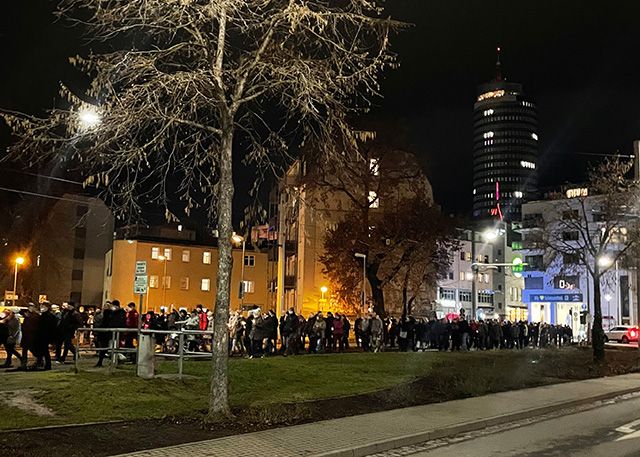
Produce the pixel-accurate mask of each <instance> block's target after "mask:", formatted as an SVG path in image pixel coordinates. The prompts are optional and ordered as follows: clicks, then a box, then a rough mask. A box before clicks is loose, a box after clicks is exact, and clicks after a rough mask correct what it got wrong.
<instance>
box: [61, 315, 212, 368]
mask: <svg viewBox="0 0 640 457" xmlns="http://www.w3.org/2000/svg"><path fill="white" fill-rule="evenodd" d="M83 333H85V334H89V335H93V341H94V343H96V344H94V345H91V344H89V345H88V346H81V345H80V344H78V345H77V347H76V352H75V356H74V362H75V371H76V372H79V371H80V354H81V352H85V353H93V352H95V353H97V354H100V352H103V351H104V352H107V354H108V359H109V360H110V363H109V372H110V373H112V372H113V371H115V369H116V368H117V366H118V362H119V357H118V354H136V365H137V364H138V360H139V358H140V357H139V356H140V354H139V351H140V344H139V342H140V335H151V336H152V337H154V340H156V341H157V335H166V337H165V338H164V339H163V342H162V344H161V345H160V346H161V350H160V352H158V351H155V350H154V353H153V354H154V357H161V358H166V359H170V360H171V359H177V361H178V376H179V377H180V378H182V376H183V368H184V360H185V359H203V358H211V352H210V351H192V350H190V349H189V343H191V342H193V341H197V340H196V339H195V338H196V337H198V336H200V337H203V339H206V337H208V338H209V339H211V340H212V339H213V331H210V330H187V329H175V330H151V329H132V328H86V327H83V328H79V329H78V330H76V340H77V341H80V339H79V338H78V337H79V335H81V334H83ZM100 333H109V334H110V339H109V343H108V346H107V347H98V345H97V343H98V342H99V338H97V335H98V334H100ZM132 333H133V334H135V336H134V338H135V339H136V342H137V344H136V346H135V347H131V346H129V347H126V346H124V345H123V344H121V343H122V342H123V337H124V336H125V335H126V334H132ZM190 337H192V338H190ZM86 339H87V340H89V342H91V340H92V338H90V337H89V338H86ZM168 341H171V342H172V345H171V346H169V345H168V344H167V342H168ZM176 345H177V347H176ZM169 347H171V350H170V351H167V349H168V348H169ZM174 350H175V352H173V351H174ZM104 358H105V359H106V358H107V357H106V356H105V357H104Z"/></svg>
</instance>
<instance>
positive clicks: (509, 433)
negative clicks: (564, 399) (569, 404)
mask: <svg viewBox="0 0 640 457" xmlns="http://www.w3.org/2000/svg"><path fill="white" fill-rule="evenodd" d="M497 455H499V456H500V457H509V456H513V457H515V456H517V457H546V456H548V457H556V456H557V457H609V456H615V457H627V456H628V457H637V456H640V398H639V397H638V396H634V397H633V398H631V399H624V400H620V401H616V402H605V403H604V404H602V405H600V406H598V407H592V408H590V409H586V410H585V409H582V410H577V411H576V412H574V413H573V414H566V415H562V416H560V417H554V418H550V419H547V420H541V421H537V422H535V421H534V422H531V421H530V422H529V423H526V422H525V423H524V424H522V426H521V427H509V426H507V427H505V426H501V427H495V428H494V429H492V430H488V431H485V432H476V433H473V434H468V435H461V436H458V437H456V438H452V439H448V440H435V441H430V442H427V443H422V444H420V445H417V446H408V447H405V448H399V449H396V450H394V451H389V452H384V453H380V454H376V455H375V456H376V457H404V456H411V457H451V456H460V457H463V456H474V457H494V456H497Z"/></svg>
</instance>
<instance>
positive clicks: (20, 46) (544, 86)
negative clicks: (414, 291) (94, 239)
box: [0, 0, 640, 213]
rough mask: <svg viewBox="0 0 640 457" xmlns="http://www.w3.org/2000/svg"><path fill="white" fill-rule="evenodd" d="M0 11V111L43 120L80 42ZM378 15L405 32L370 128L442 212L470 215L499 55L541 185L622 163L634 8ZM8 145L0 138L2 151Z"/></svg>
mask: <svg viewBox="0 0 640 457" xmlns="http://www.w3.org/2000/svg"><path fill="white" fill-rule="evenodd" d="M4 3H5V5H3V6H2V14H0V43H1V45H0V62H2V71H0V107H3V108H8V109H18V110H22V111H26V112H30V113H41V110H42V109H45V108H47V107H50V106H52V104H53V103H54V99H55V97H56V96H57V91H58V82H59V81H64V82H65V83H67V84H68V85H70V86H71V87H81V83H82V78H81V76H80V75H78V74H77V73H76V72H75V70H73V68H71V67H70V65H69V64H68V63H67V57H68V56H70V55H74V54H76V53H77V52H78V50H80V49H81V44H82V42H81V40H80V39H79V38H78V36H77V32H76V31H75V30H71V29H68V28H67V27H65V26H64V24H61V23H55V22H54V18H53V16H52V15H51V11H52V9H53V6H52V4H53V2H51V1H49V0H28V1H24V0H23V1H14V2H4ZM387 7H388V11H389V13H390V14H391V15H392V16H393V17H395V18H397V19H401V20H404V21H406V22H410V23H412V24H414V26H413V27H412V28H411V29H409V30H408V31H407V32H404V33H403V34H401V35H400V36H399V37H397V38H396V39H395V41H394V43H395V50H396V51H397V53H398V54H399V57H400V60H401V63H402V65H401V67H400V69H399V70H396V71H393V72H389V73H387V74H386V76H385V81H384V87H383V93H384V96H385V98H384V99H383V100H380V101H379V107H378V108H377V109H376V111H375V117H377V118H380V119H382V120H389V121H388V122H389V124H390V125H394V126H395V128H397V129H398V130H403V131H404V132H405V135H406V137H407V139H408V142H409V144H410V147H411V149H412V150H413V152H415V153H416V154H417V155H418V156H419V157H420V159H421V162H422V163H423V165H424V169H425V171H426V172H427V174H428V176H429V177H430V179H431V181H432V184H433V186H434V190H435V193H436V200H437V201H438V203H440V204H441V205H443V206H444V208H445V209H446V210H447V211H450V212H460V213H464V212H466V211H468V210H469V209H470V206H471V168H472V167H471V163H472V113H473V103H474V99H475V96H476V86H477V85H478V84H480V83H482V82H486V81H489V80H491V79H492V78H493V77H494V72H495V70H494V69H495V60H496V59H495V48H496V47H497V46H498V45H500V46H502V48H503V58H502V62H503V74H504V76H505V77H506V78H507V79H508V80H510V81H514V82H520V83H523V84H524V87H525V91H526V92H527V93H528V94H529V95H530V96H532V97H533V98H534V99H535V101H536V102H537V104H538V108H539V113H540V123H541V135H540V136H541V146H542V148H541V151H540V152H541V160H540V164H539V169H540V175H541V183H542V185H545V186H553V185H557V184H561V183H564V182H565V181H580V180H581V179H582V176H583V172H584V168H585V165H586V163H587V162H588V161H590V160H591V161H593V160H597V159H598V157H597V156H594V155H587V154H606V153H614V152H616V151H618V150H619V151H620V153H622V154H630V153H631V152H632V142H633V140H634V139H636V138H640V116H638V111H639V110H640V108H639V107H640V90H639V89H640V78H638V71H639V70H640V52H639V51H640V33H639V30H638V29H639V25H638V20H637V18H638V17H640V2H634V1H631V0H619V1H613V0H609V1H606V2H604V1H585V0H535V1H521V0H509V1H507V0H464V1H461V0H387ZM7 141H8V137H7V131H6V129H2V131H0V145H6V144H7ZM5 175H6V172H4V171H3V172H1V173H0V179H3V180H4V181H5V184H6V183H7V182H10V181H11V180H12V179H11V177H6V176H5ZM0 201H6V200H5V198H2V199H0Z"/></svg>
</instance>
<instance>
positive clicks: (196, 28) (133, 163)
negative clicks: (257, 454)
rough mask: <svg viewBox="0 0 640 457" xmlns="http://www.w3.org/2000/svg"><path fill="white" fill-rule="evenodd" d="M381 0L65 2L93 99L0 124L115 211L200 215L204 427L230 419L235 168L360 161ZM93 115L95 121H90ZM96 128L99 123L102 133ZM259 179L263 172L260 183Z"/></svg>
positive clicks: (377, 57) (382, 21) (388, 24)
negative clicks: (212, 240)
mask: <svg viewBox="0 0 640 457" xmlns="http://www.w3.org/2000/svg"><path fill="white" fill-rule="evenodd" d="M380 3H381V2H380V1H379V0H341V1H332V0H130V1H120V0H62V1H61V2H60V6H59V11H58V13H59V14H60V15H61V16H64V17H66V18H73V20H75V21H76V22H78V23H79V24H80V25H81V26H83V27H86V29H87V32H88V37H89V38H90V39H92V40H95V41H97V44H96V45H97V46H99V47H100V48H101V49H103V51H100V52H97V53H95V54H92V55H90V56H88V57H86V58H80V57H77V58H74V59H72V61H73V62H74V63H75V64H77V65H78V67H79V68H80V69H82V70H84V71H85V72H86V73H87V74H88V75H89V76H90V78H91V80H92V83H91V88H90V90H89V91H88V92H87V93H86V94H84V95H82V96H76V95H74V94H72V93H71V92H70V91H69V90H67V89H66V88H64V87H63V90H62V93H63V95H64V96H65V97H66V100H67V101H68V102H69V105H68V106H67V107H65V108H58V109H54V110H53V111H51V112H50V113H49V116H48V117H47V118H46V119H38V118H34V117H29V116H23V115H20V114H7V115H6V116H5V119H6V120H7V122H8V124H9V125H10V126H11V127H12V128H13V130H14V132H15V133H16V135H17V136H18V137H19V141H18V142H17V143H16V144H15V145H14V147H13V153H14V154H13V157H19V158H22V159H24V160H26V161H27V162H34V161H38V160H45V159H49V158H51V157H52V156H53V157H55V158H58V159H65V160H74V161H76V162H78V163H79V164H80V165H81V167H82V168H83V170H84V171H85V172H86V176H87V183H90V184H95V185H96V186H99V187H100V188H101V189H102V190H103V191H104V192H105V194H106V197H107V198H108V200H109V201H110V203H111V204H112V206H113V207H114V208H115V210H116V211H117V213H118V215H120V216H121V217H127V218H136V217H140V216H142V214H143V210H144V207H145V205H146V204H148V203H153V204H157V205H161V206H163V207H164V208H165V210H166V214H167V217H168V218H170V219H172V218H174V217H176V216H177V215H176V212H177V211H176V209H175V206H172V205H173V204H174V203H175V202H176V201H177V202H180V204H181V205H182V206H180V205H178V207H179V208H180V210H184V211H185V212H186V213H189V212H191V211H192V210H194V209H196V208H205V209H206V210H207V211H208V213H209V215H210V219H211V221H212V224H211V228H212V229H213V228H215V229H217V232H218V236H219V238H218V239H219V249H220V256H219V259H220V260H219V265H218V278H217V287H216V308H215V324H214V348H213V372H212V381H211V395H210V405H209V419H210V420H215V419H216V418H219V417H224V416H227V415H229V414H230V409H229V402H228V376H227V338H228V336H227V330H226V323H227V320H228V311H229V294H230V287H229V283H230V274H231V267H232V256H231V253H232V246H231V241H230V237H231V234H232V199H233V195H234V183H233V164H234V161H238V160H240V161H243V162H244V163H245V164H246V165H251V166H253V167H255V168H256V169H257V170H258V171H259V174H260V175H263V174H265V172H266V171H270V170H273V171H275V170H277V165H278V163H279V161H281V160H283V159H287V158H288V155H289V154H288V151H289V150H291V149H290V148H292V147H295V149H298V147H299V146H301V145H302V144H310V143H313V144H314V145H315V147H314V148H312V150H313V153H314V154H315V155H317V156H319V157H322V158H323V161H324V162H330V161H331V158H332V157H334V156H336V155H340V156H342V155H354V154H356V155H357V141H356V140H357V139H358V138H359V133H358V132H357V131H354V130H352V129H351V127H350V126H349V122H348V119H349V118H350V117H351V116H354V115H356V114H358V113H360V112H363V111H365V110H366V109H367V108H368V107H369V103H370V100H371V98H373V97H375V96H377V95H378V89H379V84H378V77H379V74H380V72H381V70H383V69H384V68H385V67H388V66H393V65H394V64H395V57H394V54H393V53H392V52H391V50H390V45H389V34H390V32H391V31H392V30H393V29H395V28H397V27H398V26H399V24H398V23H395V22H393V21H391V20H390V19H388V18H385V17H384V16H383V9H382V7H381V5H380ZM86 101H90V102H91V105H96V108H95V109H96V110H97V112H92V111H91V110H93V109H94V108H93V107H92V106H90V105H88V104H87V103H85V102H86ZM98 120H99V121H100V122H99V124H98ZM265 170H266V171H265Z"/></svg>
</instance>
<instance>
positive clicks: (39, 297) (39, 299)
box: [38, 294, 47, 303]
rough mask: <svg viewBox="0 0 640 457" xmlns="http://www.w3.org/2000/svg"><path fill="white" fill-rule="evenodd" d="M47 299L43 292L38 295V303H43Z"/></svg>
mask: <svg viewBox="0 0 640 457" xmlns="http://www.w3.org/2000/svg"><path fill="white" fill-rule="evenodd" d="M46 301H47V296H46V295H45V294H40V295H38V303H44V302H46Z"/></svg>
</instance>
